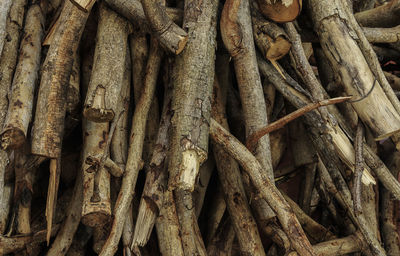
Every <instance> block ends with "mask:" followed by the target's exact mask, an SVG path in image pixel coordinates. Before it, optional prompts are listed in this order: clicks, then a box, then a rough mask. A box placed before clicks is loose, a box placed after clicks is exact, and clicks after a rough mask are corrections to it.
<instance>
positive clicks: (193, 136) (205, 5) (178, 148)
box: [168, 1, 217, 191]
mask: <svg viewBox="0 0 400 256" xmlns="http://www.w3.org/2000/svg"><path fill="white" fill-rule="evenodd" d="M196 6H199V7H196ZM198 8H200V10H201V11H199V9H198ZM216 15H217V4H216V3H215V2H212V1H211V2H208V1H206V2H196V1H194V2H190V4H189V2H188V3H186V6H185V16H184V25H183V27H184V28H185V29H187V30H188V33H189V41H188V44H187V45H186V47H185V50H184V51H183V52H182V54H180V55H179V56H178V57H177V58H176V60H175V67H174V68H175V70H174V71H173V72H174V73H173V80H174V92H173V96H172V111H173V112H174V116H173V118H172V127H171V128H172V134H171V150H170V155H171V157H170V159H169V165H168V169H169V172H170V177H169V187H170V188H179V189H185V190H189V191H193V189H194V184H195V180H196V177H197V175H198V172H199V166H200V165H201V164H202V163H203V162H204V160H205V159H206V158H207V152H208V130H209V124H208V122H209V119H210V110H211V94H212V83H213V78H214V60H215V47H216V41H215V37H216ZM182 106H188V107H185V108H184V107H182Z"/></svg>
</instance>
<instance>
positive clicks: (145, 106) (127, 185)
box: [100, 39, 161, 256]
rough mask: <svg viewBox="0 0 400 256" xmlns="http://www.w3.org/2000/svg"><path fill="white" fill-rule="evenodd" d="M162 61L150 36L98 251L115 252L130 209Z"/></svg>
mask: <svg viewBox="0 0 400 256" xmlns="http://www.w3.org/2000/svg"><path fill="white" fill-rule="evenodd" d="M160 63H161V52H160V49H159V47H158V46H157V42H156V41H155V40H154V39H153V41H152V43H151V47H150V53H149V60H148V62H147V67H146V77H145V82H144V86H143V91H142V96H141V98H140V100H139V104H138V105H137V106H136V108H135V112H134V114H133V118H132V128H131V135H130V138H129V141H130V145H129V150H128V158H127V162H126V167H125V172H124V173H125V175H124V177H123V179H122V185H121V189H120V192H119V194H118V199H117V201H116V204H115V208H114V219H113V223H112V228H111V232H110V235H109V237H108V238H107V241H106V243H105V244H104V246H103V248H102V250H101V253H100V255H102V256H105V255H114V253H115V252H116V251H117V248H118V242H119V240H120V238H121V235H122V230H123V226H124V223H125V215H126V213H127V212H128V210H129V207H130V202H131V201H132V199H133V194H134V191H135V190H134V188H135V185H136V180H137V176H138V174H139V171H140V169H141V168H142V167H143V161H142V148H143V142H144V131H145V126H146V120H147V114H148V112H149V109H150V105H151V102H152V100H153V96H154V91H155V86H156V81H157V76H158V71H159V68H160Z"/></svg>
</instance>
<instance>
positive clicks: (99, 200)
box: [82, 121, 111, 227]
mask: <svg viewBox="0 0 400 256" xmlns="http://www.w3.org/2000/svg"><path fill="white" fill-rule="evenodd" d="M108 132H109V125H108V123H95V122H92V121H87V122H86V138H85V139H86V141H85V143H87V146H86V147H87V151H86V152H87V155H86V159H85V160H84V163H83V166H82V168H83V171H84V172H83V184H84V190H83V204H82V223H84V224H85V225H87V226H90V227H95V226H103V225H106V224H107V223H108V222H109V221H110V220H111V201H110V174H109V173H108V171H107V170H106V169H105V168H104V167H105V166H104V167H103V165H102V164H100V163H99V164H98V165H95V164H94V163H93V164H91V163H92V162H91V161H90V163H88V158H89V157H93V156H96V155H100V156H103V154H104V152H105V151H106V150H107V149H106V147H107V141H108V140H109V139H108V138H109V133H108ZM100 159H101V157H100ZM93 162H95V161H93Z"/></svg>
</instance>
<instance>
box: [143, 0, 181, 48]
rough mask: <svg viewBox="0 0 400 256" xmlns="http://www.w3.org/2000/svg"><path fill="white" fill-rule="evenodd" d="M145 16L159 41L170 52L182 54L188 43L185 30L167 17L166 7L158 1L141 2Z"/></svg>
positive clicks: (144, 0) (147, 0) (146, 0)
mask: <svg viewBox="0 0 400 256" xmlns="http://www.w3.org/2000/svg"><path fill="white" fill-rule="evenodd" d="M141 2H142V6H143V11H144V14H145V15H146V18H147V20H148V22H149V24H150V27H151V29H152V31H153V32H154V34H155V36H156V37H157V38H158V41H159V42H160V43H161V44H162V45H163V46H164V47H165V48H166V49H168V50H169V51H170V52H172V53H175V54H177V55H178V54H180V53H181V52H182V51H183V49H184V48H185V46H186V43H187V41H188V34H187V33H186V31H185V30H183V29H182V28H180V27H179V26H178V25H176V24H175V23H174V22H173V21H172V20H171V19H170V18H169V17H168V15H167V13H166V10H165V7H164V6H162V5H161V4H160V3H159V2H158V1H156V0H141Z"/></svg>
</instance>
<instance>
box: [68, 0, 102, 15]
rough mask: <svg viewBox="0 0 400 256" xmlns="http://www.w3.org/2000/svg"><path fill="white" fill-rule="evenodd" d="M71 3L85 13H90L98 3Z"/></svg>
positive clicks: (90, 0)
mask: <svg viewBox="0 0 400 256" xmlns="http://www.w3.org/2000/svg"><path fill="white" fill-rule="evenodd" d="M71 2H72V3H73V4H74V5H76V6H77V7H78V8H80V9H81V10H83V11H85V12H90V10H91V9H92V7H93V4H94V3H95V2H96V1H93V0H71Z"/></svg>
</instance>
